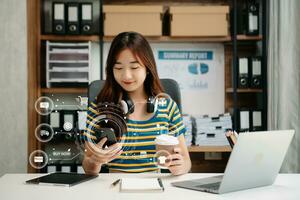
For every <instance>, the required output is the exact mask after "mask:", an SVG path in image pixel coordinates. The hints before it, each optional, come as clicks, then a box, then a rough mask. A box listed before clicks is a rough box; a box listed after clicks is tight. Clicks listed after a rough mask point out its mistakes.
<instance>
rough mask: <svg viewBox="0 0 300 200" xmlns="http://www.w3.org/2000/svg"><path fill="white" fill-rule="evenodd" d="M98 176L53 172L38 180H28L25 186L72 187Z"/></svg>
mask: <svg viewBox="0 0 300 200" xmlns="http://www.w3.org/2000/svg"><path fill="white" fill-rule="evenodd" d="M96 177H98V175H88V174H77V173H65V172H55V173H52V174H48V175H45V176H41V177H38V178H34V179H30V180H28V181H26V183H27V184H39V185H57V186H69V187H71V186H73V185H76V184H79V183H82V182H85V181H88V180H91V179H93V178H96Z"/></svg>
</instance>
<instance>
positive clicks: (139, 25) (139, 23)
mask: <svg viewBox="0 0 300 200" xmlns="http://www.w3.org/2000/svg"><path fill="white" fill-rule="evenodd" d="M103 12H104V35H105V36H115V35H117V34H119V33H120V32H124V31H135V32H139V33H141V34H142V35H144V36H161V35H162V14H163V6H140V5H135V6H132V5H107V6H103Z"/></svg>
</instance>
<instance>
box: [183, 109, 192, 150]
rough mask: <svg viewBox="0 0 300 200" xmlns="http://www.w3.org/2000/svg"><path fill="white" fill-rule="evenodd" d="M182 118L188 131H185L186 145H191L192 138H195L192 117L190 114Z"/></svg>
mask: <svg viewBox="0 0 300 200" xmlns="http://www.w3.org/2000/svg"><path fill="white" fill-rule="evenodd" d="M182 120H183V124H184V125H185V127H186V133H185V136H184V138H185V144H186V146H191V145H192V138H193V134H192V130H193V126H192V118H191V116H190V115H183V116H182Z"/></svg>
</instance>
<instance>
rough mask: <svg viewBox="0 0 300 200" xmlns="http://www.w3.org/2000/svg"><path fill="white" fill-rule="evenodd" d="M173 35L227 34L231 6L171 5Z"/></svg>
mask: <svg viewBox="0 0 300 200" xmlns="http://www.w3.org/2000/svg"><path fill="white" fill-rule="evenodd" d="M170 14H171V36H227V35H228V34H229V27H228V21H229V19H228V16H229V6H170Z"/></svg>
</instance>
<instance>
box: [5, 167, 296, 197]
mask: <svg viewBox="0 0 300 200" xmlns="http://www.w3.org/2000/svg"><path fill="white" fill-rule="evenodd" d="M41 175H42V174H6V175H4V176H2V177H1V178H0V198H1V199H3V200H4V199H5V200H14V199H15V200H19V199H22V200H23V199H30V200H35V199H39V200H48V199H49V200H50V199H51V200H54V199H63V200H68V199H70V200H71V199H72V200H76V199H78V200H83V199H89V200H97V199H98V200H110V199H115V200H122V199H129V200H134V199H138V200H145V199H151V200H154V199H156V200H158V199H160V200H169V199H170V200H171V199H172V200H177V199H184V200H193V199H195V200H196V199H197V200H201V199H231V200H232V199H243V200H247V199H249V200H250V199H251V200H253V199H255V200H258V199H262V200H266V199H272V200H274V199H275V200H276V199H280V200H283V199H284V200H299V199H300V174H279V175H278V177H277V179H276V181H275V183H274V184H273V185H271V186H266V187H260V188H254V189H249V190H243V191H239V192H232V193H227V194H222V195H216V194H209V193H204V192H198V191H193V190H186V189H182V188H176V187H173V186H171V184H170V183H171V182H174V181H179V180H188V179H197V178H204V177H208V176H213V175H218V174H199V173H190V174H185V175H182V176H171V175H169V174H156V173H153V174H151V173H144V174H118V173H112V174H100V175H99V177H97V178H96V179H93V180H91V181H88V182H84V183H81V184H79V185H75V186H73V187H62V186H44V185H26V184H25V181H26V180H28V179H31V178H35V177H38V176H41ZM122 177H135V178H137V177H162V181H163V184H164V186H165V192H163V193H147V194H145V193H120V192H119V187H118V186H116V187H113V188H112V187H111V186H110V185H111V183H112V182H113V181H115V180H116V179H118V178H122Z"/></svg>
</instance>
